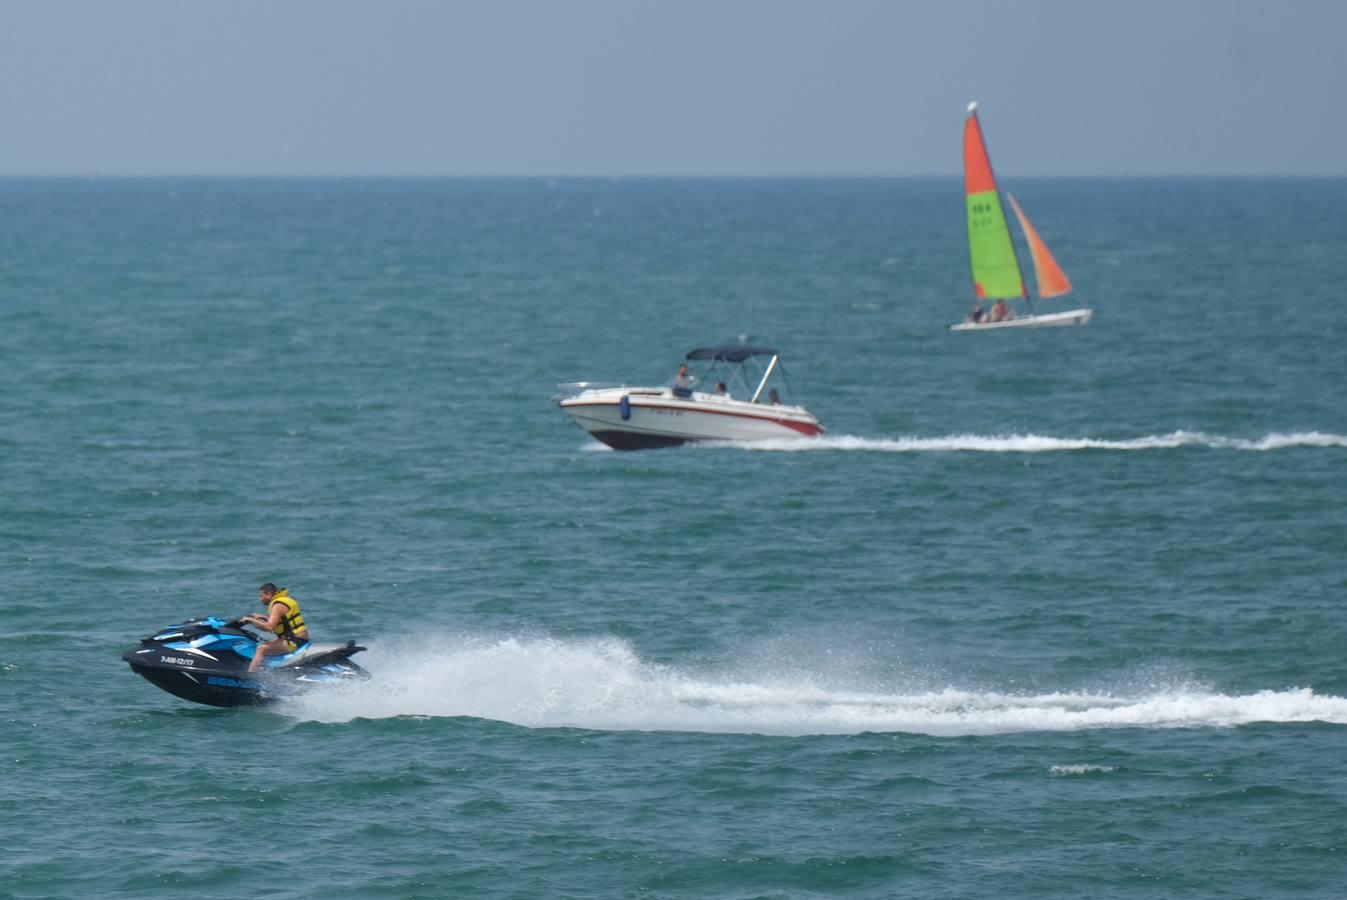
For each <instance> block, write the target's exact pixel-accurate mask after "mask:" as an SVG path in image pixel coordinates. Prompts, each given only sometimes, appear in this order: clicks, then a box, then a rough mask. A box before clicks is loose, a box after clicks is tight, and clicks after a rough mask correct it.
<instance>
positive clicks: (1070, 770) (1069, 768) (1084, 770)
mask: <svg viewBox="0 0 1347 900" xmlns="http://www.w3.org/2000/svg"><path fill="white" fill-rule="evenodd" d="M1116 771H1118V767H1117V766H1097V765H1091V764H1090V763H1074V764H1072V765H1065V766H1053V767H1052V768H1050V769H1048V774H1049V775H1101V774H1104V773H1107V772H1116Z"/></svg>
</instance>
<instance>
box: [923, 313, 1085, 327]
mask: <svg viewBox="0 0 1347 900" xmlns="http://www.w3.org/2000/svg"><path fill="white" fill-rule="evenodd" d="M1093 315H1094V310H1092V309H1071V310H1067V311H1066V312H1059V313H1048V314H1046V315H1041V316H1016V317H1015V318H1013V319H1006V320H1005V321H1004V322H960V323H959V324H958V325H951V326H949V330H950V331H991V330H993V329H997V328H1061V327H1063V326H1066V325H1084V324H1085V323H1086V322H1088V321H1090V317H1091V316H1093Z"/></svg>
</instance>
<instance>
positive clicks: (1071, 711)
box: [282, 638, 1347, 736]
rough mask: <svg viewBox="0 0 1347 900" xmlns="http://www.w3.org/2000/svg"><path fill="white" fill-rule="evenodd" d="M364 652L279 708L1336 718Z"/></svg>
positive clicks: (799, 724) (492, 713) (855, 730)
mask: <svg viewBox="0 0 1347 900" xmlns="http://www.w3.org/2000/svg"><path fill="white" fill-rule="evenodd" d="M422 646H424V644H422ZM377 649H378V648H377V645H376V648H375V650H372V651H371V652H370V653H369V656H370V659H369V661H368V667H369V668H370V670H371V671H372V672H374V677H373V678H371V679H370V681H368V682H366V683H363V684H357V685H350V686H347V687H343V688H338V689H334V690H332V691H330V692H315V693H314V694H313V695H310V696H308V697H304V698H301V699H299V700H295V701H289V702H288V703H287V704H286V705H285V706H284V707H282V711H285V712H287V713H289V714H291V715H294V716H296V717H298V718H301V719H314V720H319V721H334V722H341V721H349V720H351V719H355V718H371V719H379V718H389V717H393V716H429V717H452V716H474V717H478V718H485V719H494V720H498V721H504V722H510V723H513V724H516V725H522V726H527V727H531V728H548V727H576V728H592V729H600V730H622V731H628V730H635V731H696V732H722V733H725V732H729V733H756V734H779V735H804V734H859V733H862V732H907V733H914V734H928V735H942V736H954V735H978V734H1001V733H1006V732H1018V731H1079V730H1083V729H1098V728H1191V727H1230V726H1236V725H1245V724H1248V723H1252V722H1329V723H1334V724H1341V725H1347V698H1344V697H1335V696H1324V695H1318V694H1315V693H1314V691H1313V690H1311V689H1308V688H1295V689H1290V690H1283V691H1270V690H1268V691H1258V692H1256V693H1253V694H1244V695H1226V694H1218V693H1212V692H1210V691H1207V690H1203V689H1194V688H1188V687H1175V688H1171V689H1164V690H1157V691H1153V692H1151V693H1146V694H1139V695H1138V694H1117V695H1114V694H1109V693H1093V692H1076V691H1067V692H1061V693H1045V694H1012V693H999V692H995V691H973V690H964V689H960V688H956V687H946V688H943V689H940V690H933V691H932V690H916V691H902V690H898V691H894V690H883V689H880V690H847V689H840V688H837V687H833V686H824V684H823V683H822V680H821V679H819V678H817V677H813V676H810V675H809V674H807V673H806V674H798V673H797V674H793V675H790V676H788V677H784V678H781V677H771V676H764V677H742V676H735V677H723V676H710V677H707V676H698V675H694V674H692V673H688V672H682V671H679V670H677V669H674V668H670V667H666V666H660V665H654V664H650V663H645V662H642V661H641V660H640V659H639V658H638V657H637V656H636V654H635V653H633V652H632V649H631V647H630V646H629V645H628V644H626V643H625V642H624V641H620V640H617V639H612V638H607V639H595V640H589V641H563V640H556V639H550V638H532V639H521V638H504V639H476V640H459V641H458V642H456V643H452V644H444V645H443V646H440V647H439V649H438V650H437V651H435V652H434V653H433V654H429V655H428V654H426V653H424V652H422V653H420V654H416V653H413V654H411V655H409V656H407V655H404V656H398V655H396V654H388V655H387V656H384V657H383V658H380V657H379V656H378V655H376V651H377ZM362 662H363V660H362Z"/></svg>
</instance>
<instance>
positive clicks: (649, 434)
mask: <svg viewBox="0 0 1347 900" xmlns="http://www.w3.org/2000/svg"><path fill="white" fill-rule="evenodd" d="M685 359H686V360H687V362H688V363H689V364H690V367H691V368H695V369H696V370H697V373H696V374H692V375H691V376H690V377H689V379H688V384H686V385H683V384H677V385H668V386H665V387H629V386H627V385H611V384H598V383H595V382H586V381H581V382H573V383H571V384H567V385H562V387H564V388H569V389H571V390H573V391H574V393H572V394H569V395H566V396H560V397H556V398H554V399H555V400H556V401H557V405H558V406H560V407H561V410H562V412H564V413H566V415H568V416H570V417H571V419H572V421H574V422H575V423H576V424H577V425H579V426H580V427H581V428H583V429H584V430H585V431H587V432H589V434H590V435H592V436H593V437H594V438H595V439H596V440H598V441H601V442H603V443H605V444H607V445H608V446H609V447H612V448H613V449H614V450H643V449H647V448H651V447H675V446H678V445H679V444H686V443H690V442H696V441H760V440H767V439H771V438H799V437H815V436H817V435H820V434H823V431H824V429H823V426H822V425H820V424H819V421H818V419H816V418H814V416H813V415H812V414H811V413H810V412H809V411H808V410H807V409H805V408H804V407H803V406H798V405H795V404H793V403H789V402H786V401H784V400H783V399H782V393H781V392H782V391H788V387H789V386H788V385H787V383H786V377H785V369H784V367H783V366H782V365H781V355H780V354H779V353H778V352H777V351H776V350H774V349H772V348H771V347H760V346H747V345H740V344H730V345H724V346H717V347H698V348H697V349H695V350H691V351H689V352H688V354H687V356H686V357H685ZM787 396H789V394H788V393H787Z"/></svg>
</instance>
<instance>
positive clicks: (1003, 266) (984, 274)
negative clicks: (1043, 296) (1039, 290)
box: [965, 191, 1024, 299]
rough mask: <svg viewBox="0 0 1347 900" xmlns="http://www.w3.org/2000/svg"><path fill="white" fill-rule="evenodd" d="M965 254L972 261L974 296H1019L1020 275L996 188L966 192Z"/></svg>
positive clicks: (1022, 288)
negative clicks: (966, 225) (966, 249)
mask: <svg viewBox="0 0 1347 900" xmlns="http://www.w3.org/2000/svg"><path fill="white" fill-rule="evenodd" d="M965 199H966V200H967V202H968V255H969V257H970V259H971V260H972V264H973V290H974V293H975V295H976V296H978V297H987V298H990V299H996V298H999V297H1023V296H1024V278H1023V276H1021V275H1020V262H1019V260H1018V259H1016V257H1015V246H1014V245H1013V244H1012V243H1011V242H1010V228H1009V226H1007V225H1006V213H1005V210H1004V209H1002V208H1001V198H1000V196H998V194H997V192H996V191H979V192H978V193H976V194H968V195H966V198H965Z"/></svg>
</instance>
